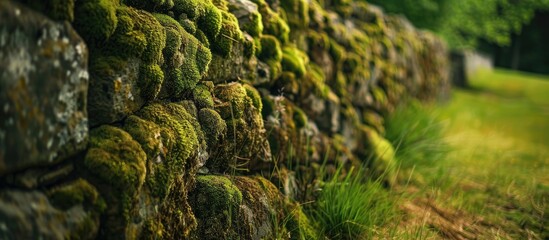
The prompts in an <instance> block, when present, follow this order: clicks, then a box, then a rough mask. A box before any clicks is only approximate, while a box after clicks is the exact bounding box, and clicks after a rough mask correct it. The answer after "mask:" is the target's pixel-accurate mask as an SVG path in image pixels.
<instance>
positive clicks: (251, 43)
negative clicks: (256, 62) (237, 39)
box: [242, 35, 257, 58]
mask: <svg viewBox="0 0 549 240" xmlns="http://www.w3.org/2000/svg"><path fill="white" fill-rule="evenodd" d="M242 45H243V47H244V57H246V58H251V57H252V56H254V55H255V53H256V51H257V46H256V41H255V40H254V39H253V38H252V37H251V36H249V35H246V36H245V37H244V39H243V42H242Z"/></svg>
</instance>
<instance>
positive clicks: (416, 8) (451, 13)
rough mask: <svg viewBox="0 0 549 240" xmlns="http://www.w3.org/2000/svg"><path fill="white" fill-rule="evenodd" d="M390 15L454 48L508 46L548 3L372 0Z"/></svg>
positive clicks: (536, 0) (523, 0)
mask: <svg viewBox="0 0 549 240" xmlns="http://www.w3.org/2000/svg"><path fill="white" fill-rule="evenodd" d="M371 2H372V3H375V4H379V5H380V6H382V7H384V8H385V9H386V11H387V12H391V13H400V14H404V15H405V16H406V17H408V18H409V19H410V21H411V22H412V23H414V24H415V25H416V26H418V27H421V28H427V29H430V30H433V31H434V32H436V33H438V34H440V35H442V36H443V37H444V38H445V39H446V40H447V41H448V43H449V44H450V46H451V47H453V48H474V47H476V46H477V44H478V42H479V40H481V39H482V40H485V41H487V42H490V43H494V44H497V45H500V46H508V45H509V44H510V42H511V36H512V34H519V33H520V31H521V29H522V26H524V24H527V23H528V22H529V21H530V20H531V19H532V17H533V16H534V12H535V11H536V10H538V9H549V0H482V1H480V0H419V1H401V0H372V1H371Z"/></svg>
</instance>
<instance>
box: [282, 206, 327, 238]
mask: <svg viewBox="0 0 549 240" xmlns="http://www.w3.org/2000/svg"><path fill="white" fill-rule="evenodd" d="M286 208H287V210H286V211H287V213H286V214H287V216H286V219H287V221H286V222H285V225H284V227H285V228H286V230H287V231H289V232H290V239H292V240H293V239H295V240H298V239H310V240H315V239H321V237H320V236H319V235H320V234H319V230H318V229H317V228H315V226H314V225H313V223H312V222H311V221H310V220H309V218H308V217H307V215H305V213H304V212H303V209H302V208H301V206H299V205H297V204H293V203H287V204H286Z"/></svg>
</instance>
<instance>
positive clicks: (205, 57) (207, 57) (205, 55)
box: [196, 44, 212, 76]
mask: <svg viewBox="0 0 549 240" xmlns="http://www.w3.org/2000/svg"><path fill="white" fill-rule="evenodd" d="M211 61H212V53H211V52H210V49H209V48H208V47H206V46H204V45H202V44H198V46H197V49H196V66H197V67H198V72H199V73H200V76H204V75H205V74H206V73H207V72H208V67H209V66H210V62H211Z"/></svg>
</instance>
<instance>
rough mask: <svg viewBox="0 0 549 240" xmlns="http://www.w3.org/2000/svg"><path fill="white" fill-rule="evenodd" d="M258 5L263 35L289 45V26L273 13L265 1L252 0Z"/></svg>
mask: <svg viewBox="0 0 549 240" xmlns="http://www.w3.org/2000/svg"><path fill="white" fill-rule="evenodd" d="M252 2H254V3H256V4H257V6H258V9H259V13H260V14H261V20H262V22H263V33H265V34H270V35H273V36H275V37H276V38H278V39H279V40H280V41H281V42H282V43H287V42H288V40H289V35H290V27H289V26H288V24H287V23H286V22H285V21H284V20H283V19H282V18H281V17H280V16H279V15H278V13H276V12H275V11H273V10H272V9H271V8H270V6H269V4H268V3H267V2H266V1H265V0H252Z"/></svg>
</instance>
